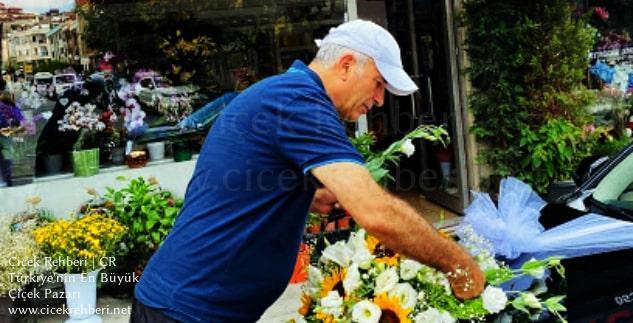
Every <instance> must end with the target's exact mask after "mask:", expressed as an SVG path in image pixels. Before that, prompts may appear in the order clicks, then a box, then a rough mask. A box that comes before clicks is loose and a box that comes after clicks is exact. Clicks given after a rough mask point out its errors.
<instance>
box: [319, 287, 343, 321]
mask: <svg viewBox="0 0 633 323" xmlns="http://www.w3.org/2000/svg"><path fill="white" fill-rule="evenodd" d="M321 308H322V309H323V312H324V313H327V314H330V315H333V316H334V317H338V316H341V314H343V299H342V298H341V296H340V295H339V294H338V292H337V291H330V292H329V293H328V294H327V296H325V297H323V298H321Z"/></svg>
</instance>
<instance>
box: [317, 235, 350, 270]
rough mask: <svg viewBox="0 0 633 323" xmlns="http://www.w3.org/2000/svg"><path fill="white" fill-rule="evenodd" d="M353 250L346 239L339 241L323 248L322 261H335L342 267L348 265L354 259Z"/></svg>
mask: <svg viewBox="0 0 633 323" xmlns="http://www.w3.org/2000/svg"><path fill="white" fill-rule="evenodd" d="M352 256H353V252H352V250H351V248H349V247H348V246H347V245H346V244H345V242H344V241H338V242H336V243H335V244H333V245H331V246H328V247H327V248H325V250H323V254H322V255H321V259H320V260H321V261H322V262H326V261H328V260H329V261H333V262H334V263H336V264H337V265H339V266H341V267H348V266H349V264H350V262H351V261H352Z"/></svg>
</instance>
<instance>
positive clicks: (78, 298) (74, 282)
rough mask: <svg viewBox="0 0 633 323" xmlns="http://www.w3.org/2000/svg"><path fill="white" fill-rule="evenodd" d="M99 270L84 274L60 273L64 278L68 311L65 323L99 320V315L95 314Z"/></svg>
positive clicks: (83, 322) (92, 322) (91, 322)
mask: <svg viewBox="0 0 633 323" xmlns="http://www.w3.org/2000/svg"><path fill="white" fill-rule="evenodd" d="M99 270H100V269H97V270H95V271H91V272H89V273H84V274H60V275H61V276H62V277H63V280H64V291H65V293H66V306H67V307H68V313H69V319H68V320H66V323H75V322H77V323H78V322H82V323H98V322H101V317H99V316H98V315H96V314H95V310H96V307H97V278H98V274H99Z"/></svg>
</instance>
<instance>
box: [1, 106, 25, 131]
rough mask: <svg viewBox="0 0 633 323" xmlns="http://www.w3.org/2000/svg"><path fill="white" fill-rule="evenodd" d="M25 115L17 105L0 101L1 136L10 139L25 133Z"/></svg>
mask: <svg viewBox="0 0 633 323" xmlns="http://www.w3.org/2000/svg"><path fill="white" fill-rule="evenodd" d="M23 121H24V115H23V114H22V110H20V108H18V107H17V106H16V105H15V104H10V103H7V102H4V101H2V100H0V135H1V136H3V137H10V136H12V135H14V134H19V133H22V132H23V131H24V128H23V127H22V122H23Z"/></svg>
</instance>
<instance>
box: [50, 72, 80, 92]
mask: <svg viewBox="0 0 633 323" xmlns="http://www.w3.org/2000/svg"><path fill="white" fill-rule="evenodd" d="M77 82H78V80H77V75H75V74H72V73H68V74H57V75H55V76H53V86H55V95H57V96H60V95H62V94H64V92H65V91H66V90H68V89H72V88H75V87H77Z"/></svg>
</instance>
